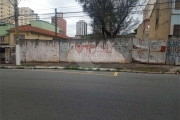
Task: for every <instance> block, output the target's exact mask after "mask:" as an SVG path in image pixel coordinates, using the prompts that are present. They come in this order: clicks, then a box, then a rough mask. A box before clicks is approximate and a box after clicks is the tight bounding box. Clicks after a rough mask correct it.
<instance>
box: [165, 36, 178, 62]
mask: <svg viewBox="0 0 180 120" xmlns="http://www.w3.org/2000/svg"><path fill="white" fill-rule="evenodd" d="M166 63H167V64H175V63H176V64H177V65H180V38H179V37H170V38H169V40H168V44H167V55H166Z"/></svg>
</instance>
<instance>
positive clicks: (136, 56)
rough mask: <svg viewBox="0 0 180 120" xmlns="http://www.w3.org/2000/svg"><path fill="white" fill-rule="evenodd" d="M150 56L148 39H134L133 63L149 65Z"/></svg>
mask: <svg viewBox="0 0 180 120" xmlns="http://www.w3.org/2000/svg"><path fill="white" fill-rule="evenodd" d="M148 55H149V40H148V39H137V38H135V39H133V52H132V58H133V61H138V62H142V63H148Z"/></svg>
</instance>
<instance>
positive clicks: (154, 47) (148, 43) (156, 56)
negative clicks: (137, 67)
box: [132, 39, 167, 64]
mask: <svg viewBox="0 0 180 120" xmlns="http://www.w3.org/2000/svg"><path fill="white" fill-rule="evenodd" d="M166 49H167V41H166V40H148V39H146V40H140V39H133V52H132V58H133V61H138V62H142V63H158V64H165V62H166V61H165V60H166Z"/></svg>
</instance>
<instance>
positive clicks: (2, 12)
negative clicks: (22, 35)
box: [0, 0, 39, 26]
mask: <svg viewBox="0 0 180 120" xmlns="http://www.w3.org/2000/svg"><path fill="white" fill-rule="evenodd" d="M11 1H12V3H11V2H9V1H8V0H0V21H3V22H6V23H12V24H14V23H15V22H14V6H13V5H12V4H14V1H13V0H11ZM31 20H39V16H38V14H36V13H34V11H33V10H31V9H30V8H29V7H21V8H19V26H21V25H26V24H29V23H30V21H31Z"/></svg>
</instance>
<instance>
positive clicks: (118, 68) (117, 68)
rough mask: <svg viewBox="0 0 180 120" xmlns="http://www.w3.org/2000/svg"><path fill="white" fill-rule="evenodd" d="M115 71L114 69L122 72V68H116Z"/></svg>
mask: <svg viewBox="0 0 180 120" xmlns="http://www.w3.org/2000/svg"><path fill="white" fill-rule="evenodd" d="M115 69H116V70H117V71H119V70H122V69H123V68H120V67H116V68H115Z"/></svg>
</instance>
